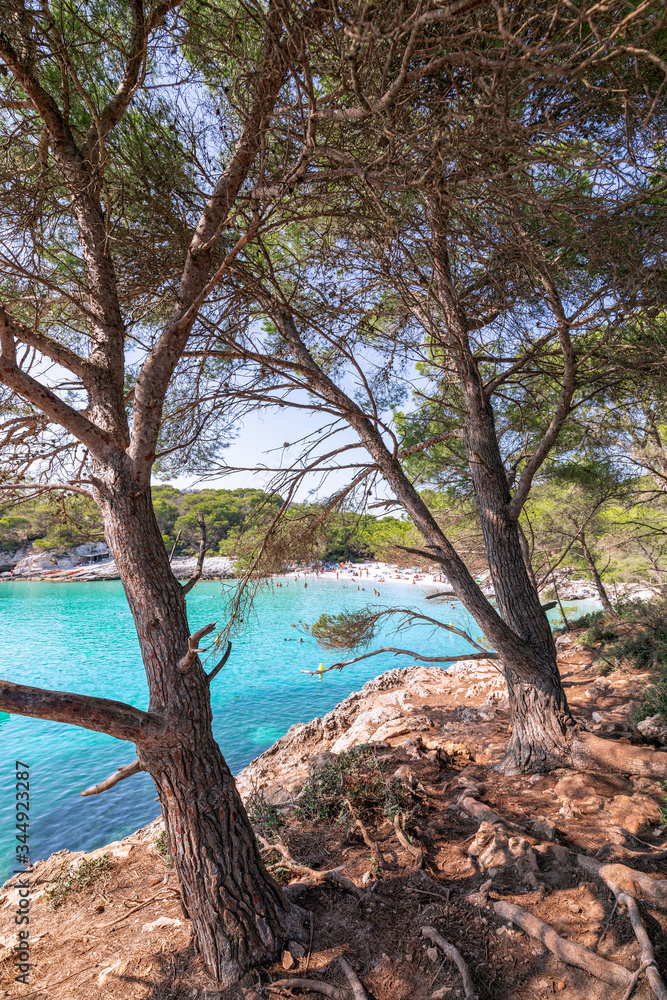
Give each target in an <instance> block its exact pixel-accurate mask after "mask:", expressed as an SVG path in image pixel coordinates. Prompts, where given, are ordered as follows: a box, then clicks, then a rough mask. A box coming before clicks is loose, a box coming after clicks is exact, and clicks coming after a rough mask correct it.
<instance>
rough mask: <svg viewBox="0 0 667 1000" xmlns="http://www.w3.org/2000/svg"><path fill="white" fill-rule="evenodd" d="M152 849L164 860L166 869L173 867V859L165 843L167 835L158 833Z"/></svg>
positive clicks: (163, 832)
mask: <svg viewBox="0 0 667 1000" xmlns="http://www.w3.org/2000/svg"><path fill="white" fill-rule="evenodd" d="M153 847H154V848H155V850H156V851H157V852H158V854H159V855H161V857H163V858H164V861H165V864H166V866H167V868H171V867H173V864H174V859H173V858H172V856H171V852H170V850H169V844H168V843H167V834H166V833H165V831H164V830H162V832H161V833H160V836H159V837H157V838H156V839H155V840H154V841H153Z"/></svg>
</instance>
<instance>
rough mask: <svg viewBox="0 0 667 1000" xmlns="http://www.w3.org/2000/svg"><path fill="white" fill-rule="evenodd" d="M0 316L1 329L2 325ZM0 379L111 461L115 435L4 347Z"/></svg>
mask: <svg viewBox="0 0 667 1000" xmlns="http://www.w3.org/2000/svg"><path fill="white" fill-rule="evenodd" d="M2 326H3V324H2V320H1V317H0V328H2ZM0 382H3V383H4V384H5V385H6V386H8V387H9V388H10V389H13V390H14V392H16V393H17V394H18V395H19V396H21V397H22V398H23V399H25V400H26V401H27V402H28V403H32V404H33V406H36V407H37V409H38V410H41V412H42V413H43V414H44V416H45V417H47V419H48V420H52V421H53V422H54V423H56V424H60V426H61V427H63V428H64V429H65V430H66V431H69V433H70V434H72V435H73V436H74V437H75V438H77V439H78V440H79V441H80V442H81V444H83V445H85V446H86V448H88V450H89V451H90V452H91V454H92V455H94V456H95V458H97V459H99V461H101V462H107V461H108V460H109V458H110V456H111V454H112V453H113V450H114V449H113V442H112V439H111V436H110V435H109V434H107V433H106V432H105V431H103V430H101V429H100V428H99V427H97V426H96V425H95V424H93V423H92V422H91V421H90V420H88V418H87V417H84V415H83V414H82V413H79V412H78V410H75V409H74V408H73V407H71V406H69V405H68V404H67V403H65V402H63V400H62V399H60V397H59V396H56V394H55V392H52V391H51V389H47V388H46V386H43V385H42V384H41V383H40V382H38V381H37V380H36V379H34V378H32V376H30V375H27V374H26V373H25V372H22V371H21V369H20V368H19V367H18V365H17V364H16V362H15V361H13V360H11V358H9V357H8V356H7V354H6V353H5V349H4V346H3V350H2V353H1V354H0Z"/></svg>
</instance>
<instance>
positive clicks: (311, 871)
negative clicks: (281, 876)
mask: <svg viewBox="0 0 667 1000" xmlns="http://www.w3.org/2000/svg"><path fill="white" fill-rule="evenodd" d="M255 837H256V838H257V840H258V841H259V843H260V844H261V846H262V850H264V851H275V852H276V853H277V854H279V855H280V856H281V858H282V859H283V861H285V863H286V864H287V865H288V866H289V867H290V868H291V869H292V871H293V872H296V874H297V875H313V876H321V875H322V874H323V872H320V871H317V869H316V868H309V867H308V865H302V864H299V862H298V861H295V860H294V858H293V857H292V855H291V853H290V849H289V847H288V846H287V844H284V843H283V841H282V840H279V841H278V842H277V843H275V844H270V843H269V841H268V840H266V839H265V838H264V837H262V835H261V834H259V833H257V832H255Z"/></svg>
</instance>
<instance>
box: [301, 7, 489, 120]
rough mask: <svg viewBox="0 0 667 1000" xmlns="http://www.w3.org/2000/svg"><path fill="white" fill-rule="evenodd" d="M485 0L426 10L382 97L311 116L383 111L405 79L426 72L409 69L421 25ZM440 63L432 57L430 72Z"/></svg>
mask: <svg viewBox="0 0 667 1000" xmlns="http://www.w3.org/2000/svg"><path fill="white" fill-rule="evenodd" d="M487 2H488V0H454V3H451V4H449V5H448V6H447V7H442V8H440V9H439V10H430V11H426V12H425V13H424V14H422V15H421V17H419V18H417V20H416V21H415V23H414V24H413V26H412V29H411V31H410V38H409V39H408V42H407V44H406V47H405V51H404V53H403V58H402V60H401V69H400V71H399V73H398V75H397V77H396V79H395V80H394V82H393V83H392V84H391V86H390V87H388V88H387V90H386V91H385V92H384V94H383V96H382V97H380V98H378V99H377V100H375V101H366V102H365V103H364V104H362V106H361V107H356V108H341V109H337V110H321V111H314V112H313V115H312V117H313V118H315V119H318V118H324V119H329V120H332V121H340V122H345V121H359V119H361V118H367V117H368V116H369V115H373V114H377V113H378V112H380V111H384V110H385V109H386V108H388V107H389V105H390V104H391V103H392V102H393V101H394V100H395V99H396V98H397V97H398V95H399V94H400V92H401V90H402V89H403V87H404V86H405V85H406V83H410V82H411V80H412V79H413V78H415V77H416V78H417V79H421V78H422V77H423V76H424V75H425V73H424V71H425V70H426V69H427V67H423V66H422V67H421V69H420V70H416V71H413V72H412V73H411V72H409V70H408V66H409V65H410V62H411V60H412V56H413V54H414V50H415V47H416V45H417V38H418V35H419V32H420V31H421V29H422V28H423V27H425V26H426V25H427V24H430V23H432V22H433V21H447V20H449V18H451V17H454V16H455V15H456V14H465V13H468V11H472V10H475V9H476V8H477V7H481V6H483V5H484V4H486V3H487ZM442 65H443V61H442V59H433V60H431V62H430V64H429V67H428V68H429V69H430V71H431V72H433V73H435V72H438V71H439V70H440V69H441V68H442Z"/></svg>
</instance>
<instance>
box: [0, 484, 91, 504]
mask: <svg viewBox="0 0 667 1000" xmlns="http://www.w3.org/2000/svg"><path fill="white" fill-rule="evenodd" d="M0 490H35V491H36V492H38V491H40V490H68V491H69V492H70V493H78V494H79V495H80V496H82V497H88V499H89V500H94V497H93V494H92V493H91V492H90V491H89V490H84V489H82V488H81V487H80V486H72V485H71V484H70V483H0Z"/></svg>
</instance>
